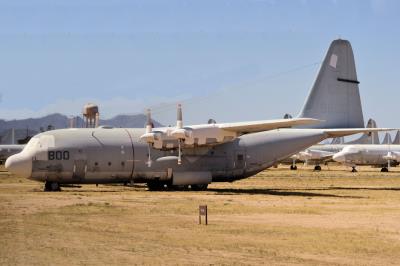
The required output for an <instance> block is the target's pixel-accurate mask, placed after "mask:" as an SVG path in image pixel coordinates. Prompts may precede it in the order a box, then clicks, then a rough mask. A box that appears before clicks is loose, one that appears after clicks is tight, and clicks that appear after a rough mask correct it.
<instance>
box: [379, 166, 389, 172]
mask: <svg viewBox="0 0 400 266" xmlns="http://www.w3.org/2000/svg"><path fill="white" fill-rule="evenodd" d="M381 172H382V173H387V172H389V169H388V168H387V167H382V169H381Z"/></svg>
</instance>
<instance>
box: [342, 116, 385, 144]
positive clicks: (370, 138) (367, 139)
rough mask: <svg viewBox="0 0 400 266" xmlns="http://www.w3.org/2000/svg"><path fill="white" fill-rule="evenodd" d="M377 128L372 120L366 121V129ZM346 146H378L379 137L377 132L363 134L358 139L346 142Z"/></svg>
mask: <svg viewBox="0 0 400 266" xmlns="http://www.w3.org/2000/svg"><path fill="white" fill-rule="evenodd" d="M377 127H378V126H377V125H376V122H375V120H374V119H372V118H370V119H368V122H367V126H366V128H377ZM346 144H379V135H378V132H371V133H364V134H362V136H361V137H360V138H358V139H355V140H353V141H349V142H346Z"/></svg>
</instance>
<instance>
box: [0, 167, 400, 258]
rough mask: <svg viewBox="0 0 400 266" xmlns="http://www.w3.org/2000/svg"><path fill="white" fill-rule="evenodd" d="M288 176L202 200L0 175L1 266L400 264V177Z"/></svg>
mask: <svg viewBox="0 0 400 266" xmlns="http://www.w3.org/2000/svg"><path fill="white" fill-rule="evenodd" d="M287 168H288V167H287V166H281V167H279V168H277V169H270V170H267V171H264V172H262V173H260V174H258V175H257V176H255V177H252V178H249V179H246V180H242V181H239V182H235V183H213V184H211V185H210V187H209V190H208V191H203V192H191V191H180V192H172V191H168V192H150V191H147V188H146V186H144V185H135V186H133V187H125V186H119V185H99V186H98V187H96V186H94V185H84V186H82V187H81V188H78V187H67V188H63V191H62V192H42V187H43V184H40V183H37V182H33V181H29V180H26V179H21V178H18V177H14V176H10V175H9V174H8V173H7V172H4V171H3V172H0V265H16V264H18V265H55V264H65V265H77V264H79V265H82V264H83V265H99V264H119V265H132V264H151V265H161V264H162V265H165V264H175V265H176V264H233V265H235V264H237V265H241V264H269V265H271V264H272V265H291V264H296V265H297V264H305V265H320V264H324V265H400V169H391V170H393V171H392V172H390V173H380V172H379V169H373V168H369V167H364V168H361V169H360V171H359V172H358V173H350V172H349V169H347V168H344V167H338V166H334V167H332V166H331V167H329V168H330V169H329V170H327V168H326V167H323V171H321V172H314V171H312V169H311V167H300V169H299V170H298V171H290V170H287ZM202 204H207V205H208V212H209V217H208V220H209V225H207V226H206V225H199V224H198V207H199V205H202Z"/></svg>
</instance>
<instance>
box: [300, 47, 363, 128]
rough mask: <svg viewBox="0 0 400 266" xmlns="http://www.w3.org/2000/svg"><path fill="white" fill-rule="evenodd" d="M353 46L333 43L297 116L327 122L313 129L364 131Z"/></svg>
mask: <svg viewBox="0 0 400 266" xmlns="http://www.w3.org/2000/svg"><path fill="white" fill-rule="evenodd" d="M358 84H359V82H358V80H357V73H356V66H355V63H354V55H353V50H352V48H351V44H350V42H349V41H346V40H340V39H339V40H334V41H333V42H332V43H331V45H330V47H329V49H328V52H327V53H326V56H325V59H324V61H323V63H322V65H321V68H320V70H319V72H318V75H317V78H316V80H315V81H314V84H313V86H312V88H311V91H310V94H309V95H308V97H307V100H306V102H305V104H304V106H303V109H302V110H301V112H300V114H299V116H298V117H304V118H316V119H320V120H324V121H325V122H322V123H320V124H318V125H316V126H313V128H362V127H364V118H363V113H362V108H361V99H360V92H359V89H358Z"/></svg>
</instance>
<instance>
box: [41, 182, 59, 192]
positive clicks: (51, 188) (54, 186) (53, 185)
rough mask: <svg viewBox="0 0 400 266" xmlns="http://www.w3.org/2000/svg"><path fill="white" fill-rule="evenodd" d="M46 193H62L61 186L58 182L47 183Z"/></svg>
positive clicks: (45, 186)
mask: <svg viewBox="0 0 400 266" xmlns="http://www.w3.org/2000/svg"><path fill="white" fill-rule="evenodd" d="M44 191H61V188H60V184H59V183H58V182H51V181H46V182H45V183H44Z"/></svg>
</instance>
